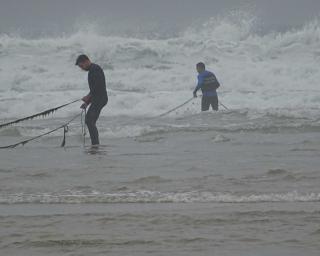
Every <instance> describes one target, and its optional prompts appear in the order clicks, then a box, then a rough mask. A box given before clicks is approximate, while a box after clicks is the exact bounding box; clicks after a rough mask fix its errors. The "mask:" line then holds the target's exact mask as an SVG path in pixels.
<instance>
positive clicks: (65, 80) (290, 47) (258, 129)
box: [0, 19, 320, 256]
mask: <svg viewBox="0 0 320 256" xmlns="http://www.w3.org/2000/svg"><path fill="white" fill-rule="evenodd" d="M254 25H255V24H254V20H252V19H244V20H240V21H239V20H238V21H237V22H234V21H232V20H228V19H220V20H218V19H212V20H210V21H209V22H207V23H205V24H203V26H201V27H197V28H188V29H186V30H185V31H183V32H181V33H180V34H179V36H175V37H172V38H165V39H164V38H156V37H155V38H151V39H150V38H147V39H146V38H141V37H140V38H134V37H125V36H114V35H113V36H108V35H102V34H99V33H97V32H95V31H91V30H89V31H79V32H77V33H74V34H71V35H65V36H61V37H59V38H52V37H49V38H37V39H26V38H21V37H19V36H13V35H4V34H1V35H0V57H1V60H2V61H1V63H0V81H1V85H0V111H1V116H0V119H1V123H4V122H6V121H9V120H13V119H15V118H19V117H23V116H26V115H30V114H33V113H35V112H40V111H43V110H45V109H49V108H51V107H54V106H57V105H61V104H63V103H67V102H69V101H72V100H74V99H77V98H81V97H82V96H83V95H85V94H86V93H87V91H88V88H87V83H86V76H87V73H85V72H81V71H80V70H79V69H78V68H77V67H76V66H75V65H74V61H75V58H76V56H77V55H78V54H80V53H87V54H88V55H89V56H90V57H91V58H92V60H93V61H94V62H96V63H97V64H100V65H101V66H102V67H103V68H104V70H105V73H106V77H107V87H108V92H109V96H110V99H109V103H108V105H107V107H106V108H105V109H104V110H103V112H102V115H101V118H100V120H99V123H98V127H99V131H100V136H101V141H102V144H103V145H104V146H102V147H101V148H100V149H99V150H90V148H88V146H85V147H84V146H83V138H82V136H81V124H80V120H75V121H74V122H72V124H70V126H69V132H68V134H67V146H66V148H64V149H63V148H60V147H59V145H60V143H61V139H62V131H58V132H56V133H53V134H51V135H50V136H47V137H44V138H41V139H39V140H37V141H34V142H31V143H30V144H27V145H25V146H24V147H18V148H16V149H12V150H1V151H0V163H1V165H0V255H139V256H140V255H308V256H313V255H319V251H320V247H319V244H320V227H319V220H320V207H319V202H320V190H319V181H320V172H319V156H320V143H319V141H320V135H319V133H318V131H319V128H320V119H319V103H320V95H319V91H320V90H319V88H318V81H319V78H320V69H319V67H318V66H319V65H318V62H319V58H320V48H319V45H320V44H319V42H320V24H319V22H318V21H317V20H315V21H313V22H310V23H308V24H306V25H305V26H304V27H303V28H300V29H292V30H288V31H287V32H284V33H266V34H264V35H260V34H256V33H255V32H254ZM199 61H204V62H205V63H206V64H207V67H208V69H209V70H212V71H214V72H215V73H216V75H217V77H218V79H219V80H220V82H221V85H222V86H221V89H220V90H219V97H220V100H221V102H222V103H223V104H224V105H226V106H227V107H228V110H226V109H224V108H223V107H221V111H219V112H218V113H200V99H199V98H198V99H195V100H193V101H192V102H190V103H189V104H187V105H186V106H184V107H182V108H180V109H178V110H176V111H174V112H172V113H170V114H169V115H167V116H165V117H161V118H159V117H158V116H159V115H160V114H162V113H164V112H167V111H169V110H170V109H172V108H174V107H176V106H177V105H179V104H181V103H183V102H185V101H186V100H188V99H189V98H190V97H191V96H192V90H193V88H194V86H195V83H196V73H195V64H196V63H197V62H199ZM78 113H80V109H79V106H78V105H77V104H75V105H72V106H69V107H67V108H65V109H63V110H59V111H58V112H56V113H55V114H54V115H53V116H50V117H47V118H46V119H37V120H33V121H28V122H25V123H20V124H18V125H16V126H12V127H8V128H5V129H2V130H0V144H1V145H0V146H4V145H8V144H10V143H15V142H17V141H20V140H23V139H26V138H30V137H31V136H36V135H39V134H41V133H44V132H47V131H49V130H50V129H53V128H55V127H57V126H59V125H61V124H63V123H64V122H66V120H68V119H70V118H71V117H72V116H74V115H76V114H78ZM86 144H87V145H88V144H89V141H88V139H87V140H86Z"/></svg>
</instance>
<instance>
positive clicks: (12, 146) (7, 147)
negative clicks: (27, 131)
mask: <svg viewBox="0 0 320 256" xmlns="http://www.w3.org/2000/svg"><path fill="white" fill-rule="evenodd" d="M80 115H82V112H81V113H80V114H78V115H76V116H74V117H73V118H72V119H70V120H69V121H68V122H67V123H65V124H63V125H61V126H59V127H57V128H55V129H53V130H51V131H49V132H46V133H43V134H41V135H38V136H36V137H33V138H30V139H28V140H24V141H20V142H18V143H16V144H12V145H8V146H4V147H0V149H12V148H16V147H17V146H19V145H22V146H24V145H25V144H27V143H29V142H30V141H33V140H36V139H39V138H41V137H44V136H46V135H49V134H51V133H54V132H55V131H58V130H60V129H64V137H63V141H62V144H61V147H64V146H65V143H66V133H67V132H68V125H69V124H70V123H71V122H72V121H74V120H75V119H77V118H78V117H79V116H80Z"/></svg>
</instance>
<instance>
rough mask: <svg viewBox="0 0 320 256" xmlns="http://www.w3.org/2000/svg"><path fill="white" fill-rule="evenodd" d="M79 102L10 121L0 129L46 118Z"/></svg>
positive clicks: (0, 126) (0, 125)
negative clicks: (38, 118)
mask: <svg viewBox="0 0 320 256" xmlns="http://www.w3.org/2000/svg"><path fill="white" fill-rule="evenodd" d="M78 101H80V99H78V100H74V101H71V102H69V103H66V104H63V105H61V106H58V107H55V108H51V109H48V110H45V111H42V112H40V113H37V114H34V115H31V116H27V117H23V118H20V119H17V120H15V121H11V122H8V123H4V124H0V129H1V128H4V127H7V126H10V125H14V124H17V123H21V122H24V121H27V120H32V119H34V118H37V117H40V116H42V117H46V116H48V115H50V114H53V113H54V112H56V111H57V110H59V109H61V108H65V107H67V106H69V105H71V104H73V103H76V102H78Z"/></svg>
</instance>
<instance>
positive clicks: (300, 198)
mask: <svg viewBox="0 0 320 256" xmlns="http://www.w3.org/2000/svg"><path fill="white" fill-rule="evenodd" d="M319 201H320V194H319V193H308V194H301V193H298V192H296V191H294V192H289V193H283V194H281V193H274V194H248V195H237V194H232V193H212V192H197V191H192V192H158V191H137V192H121V193H101V192H98V191H93V192H92V193H89V194H88V193H82V192H79V191H69V192H66V193H61V194H59V193H54V194H50V193H44V194H23V193H20V194H10V195H0V204H21V203H39V204H52V203H61V204H77V203H262V202H319Z"/></svg>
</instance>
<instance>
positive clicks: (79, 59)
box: [76, 54, 89, 66]
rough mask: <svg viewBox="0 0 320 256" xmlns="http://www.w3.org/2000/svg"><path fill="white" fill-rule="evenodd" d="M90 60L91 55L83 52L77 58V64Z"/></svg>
mask: <svg viewBox="0 0 320 256" xmlns="http://www.w3.org/2000/svg"><path fill="white" fill-rule="evenodd" d="M87 60H89V57H88V56H87V55H85V54H81V55H79V56H78V58H77V60H76V65H77V66H78V65H79V64H80V63H81V62H84V61H87Z"/></svg>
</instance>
